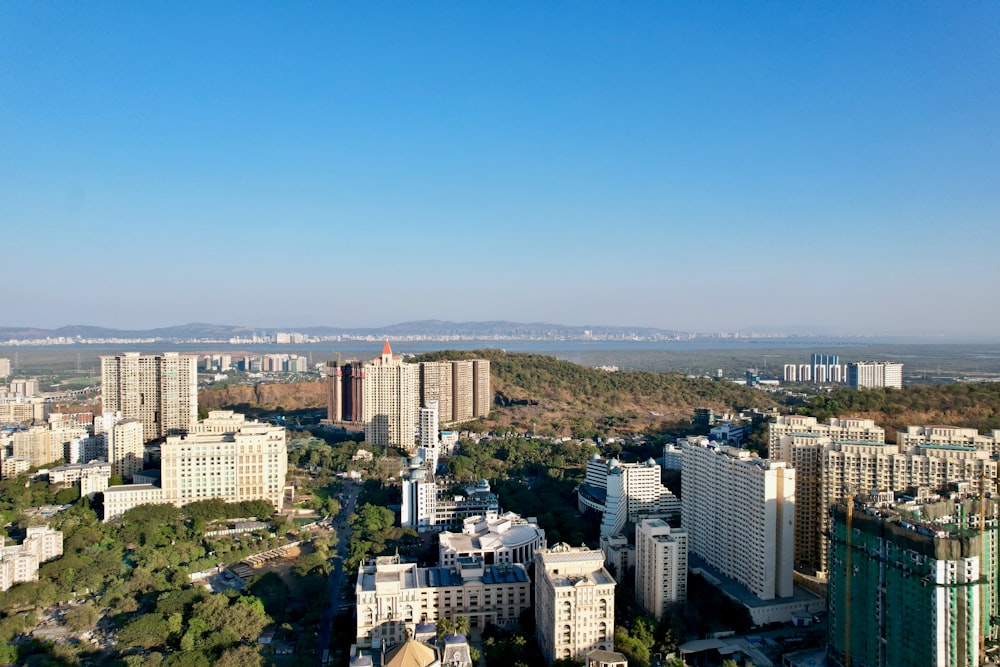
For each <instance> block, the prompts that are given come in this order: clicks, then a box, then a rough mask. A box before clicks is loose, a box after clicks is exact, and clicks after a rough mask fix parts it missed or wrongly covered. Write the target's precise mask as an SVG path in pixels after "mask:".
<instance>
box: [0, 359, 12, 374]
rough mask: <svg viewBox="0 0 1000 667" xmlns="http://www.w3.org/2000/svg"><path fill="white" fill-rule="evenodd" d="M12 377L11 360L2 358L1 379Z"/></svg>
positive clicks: (0, 360)
mask: <svg viewBox="0 0 1000 667" xmlns="http://www.w3.org/2000/svg"><path fill="white" fill-rule="evenodd" d="M9 377H10V359H8V358H7V357H0V379H3V378H9Z"/></svg>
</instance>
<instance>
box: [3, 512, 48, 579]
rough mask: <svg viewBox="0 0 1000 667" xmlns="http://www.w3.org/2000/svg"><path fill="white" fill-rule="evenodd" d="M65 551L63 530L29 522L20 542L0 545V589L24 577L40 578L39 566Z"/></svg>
mask: <svg viewBox="0 0 1000 667" xmlns="http://www.w3.org/2000/svg"><path fill="white" fill-rule="evenodd" d="M62 553H63V534H62V532H61V531H58V530H54V529H52V528H49V527H48V526H28V528H27V529H26V530H25V537H24V541H23V542H22V543H21V544H18V545H13V546H3V547H0V591H6V590H8V589H9V588H10V587H11V586H13V585H14V584H16V583H19V582H22V581H38V566H39V565H40V564H41V563H44V562H46V561H50V560H52V559H54V558H58V557H59V556H62Z"/></svg>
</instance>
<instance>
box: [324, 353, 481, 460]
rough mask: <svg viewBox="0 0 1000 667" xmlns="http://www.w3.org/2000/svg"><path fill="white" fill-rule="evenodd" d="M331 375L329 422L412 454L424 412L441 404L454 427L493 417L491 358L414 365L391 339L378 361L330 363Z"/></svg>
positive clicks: (445, 420) (442, 416) (440, 411)
mask: <svg viewBox="0 0 1000 667" xmlns="http://www.w3.org/2000/svg"><path fill="white" fill-rule="evenodd" d="M326 375H327V377H328V378H329V387H330V390H329V395H328V396H329V398H328V404H327V419H328V420H329V421H331V422H352V423H357V424H363V425H364V427H365V439H366V440H367V441H368V442H370V443H372V444H379V445H388V446H393V447H401V448H403V449H406V450H407V451H412V450H413V449H414V446H415V445H414V437H415V435H416V426H417V416H418V411H419V410H420V409H421V408H427V407H429V406H430V405H431V404H432V403H436V404H437V421H438V423H440V424H450V423H455V422H462V421H468V420H471V419H475V418H477V417H486V416H489V411H490V407H491V405H492V403H493V396H492V389H491V387H492V385H491V382H490V362H489V360H486V359H466V360H461V361H432V362H421V363H420V364H409V363H406V362H404V361H403V360H402V358H401V357H395V356H393V354H392V348H391V346H390V345H389V342H388V341H386V343H385V346H384V347H383V350H382V354H381V355H380V356H379V357H377V358H375V359H374V360H372V361H370V362H365V363H360V362H357V361H350V362H346V363H343V364H341V363H337V364H333V363H329V364H327V366H326ZM428 437H430V436H429V434H421V438H428ZM435 437H436V435H435Z"/></svg>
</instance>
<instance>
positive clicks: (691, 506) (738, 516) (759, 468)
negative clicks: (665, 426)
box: [681, 438, 796, 600]
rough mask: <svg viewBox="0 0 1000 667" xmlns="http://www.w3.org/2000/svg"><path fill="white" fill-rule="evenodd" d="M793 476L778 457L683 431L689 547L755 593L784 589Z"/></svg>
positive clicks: (785, 593)
mask: <svg viewBox="0 0 1000 667" xmlns="http://www.w3.org/2000/svg"><path fill="white" fill-rule="evenodd" d="M795 477H796V471H795V470H792V469H791V467H789V466H788V465H787V464H785V463H783V462H775V461H770V462H769V461H766V460H764V459H760V458H758V457H757V456H756V455H755V454H752V453H751V452H749V451H747V450H745V449H737V448H735V447H728V446H718V445H716V444H714V443H712V442H710V441H708V440H707V439H703V440H695V439H694V438H688V440H687V442H686V444H685V445H684V472H683V474H682V476H681V485H682V486H681V488H682V492H681V506H682V508H683V517H682V527H683V528H684V529H685V530H686V531H687V534H688V546H689V548H690V550H691V552H692V553H694V554H695V555H697V556H699V557H700V558H701V559H702V560H704V561H705V562H706V563H707V564H708V565H709V566H710V567H712V568H714V569H716V570H718V571H719V572H720V573H722V574H723V575H725V576H726V577H729V578H730V579H733V580H735V581H736V582H738V583H739V584H741V585H742V586H744V587H745V588H747V589H748V590H749V591H751V592H752V593H753V594H754V595H756V596H757V597H758V598H760V599H761V600H773V599H775V598H784V597H790V596H791V595H792V594H793V591H792V566H793V547H794V540H793V536H794V534H795V532H794V530H795Z"/></svg>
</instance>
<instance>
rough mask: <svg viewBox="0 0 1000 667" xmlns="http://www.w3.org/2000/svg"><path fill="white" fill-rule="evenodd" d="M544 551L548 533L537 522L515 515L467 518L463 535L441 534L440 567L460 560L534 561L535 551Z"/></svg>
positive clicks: (491, 514)
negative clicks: (472, 558) (474, 558)
mask: <svg viewBox="0 0 1000 667" xmlns="http://www.w3.org/2000/svg"><path fill="white" fill-rule="evenodd" d="M544 548H545V531H544V530H542V529H541V528H539V527H538V522H537V520H536V519H533V518H529V519H527V520H525V519H523V518H521V517H520V516H519V515H517V514H515V513H513V512H505V513H503V514H497V513H496V512H492V513H488V514H486V515H479V516H472V517H468V518H467V519H465V520H464V521H463V522H462V532H461V533H452V532H449V531H444V532H442V533H441V534H440V535H438V565H442V566H448V565H455V564H456V563H457V562H458V561H459V559H462V558H470V557H479V558H482V559H483V562H485V563H486V564H487V565H492V564H495V563H523V564H527V563H530V562H532V560H533V559H534V557H535V551H537V550H539V549H544Z"/></svg>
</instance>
